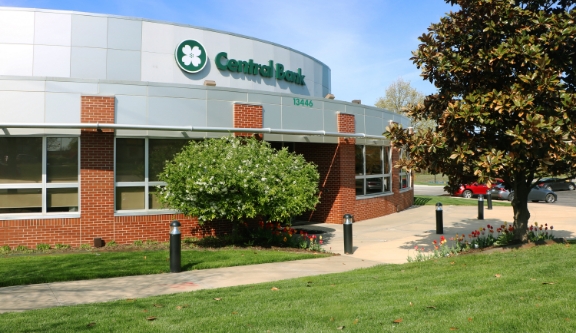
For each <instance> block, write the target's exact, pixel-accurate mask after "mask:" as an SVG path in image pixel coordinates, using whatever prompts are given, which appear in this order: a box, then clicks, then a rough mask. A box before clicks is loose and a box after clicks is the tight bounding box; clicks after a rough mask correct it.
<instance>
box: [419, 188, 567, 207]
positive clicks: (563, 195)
mask: <svg viewBox="0 0 576 333" xmlns="http://www.w3.org/2000/svg"><path fill="white" fill-rule="evenodd" d="M555 193H556V194H557V195H558V201H556V202H555V203H552V204H548V203H545V202H530V203H529V204H530V205H551V206H567V207H576V191H556V192H555ZM414 195H448V194H447V193H446V192H444V188H443V186H427V185H415V186H414ZM462 200H466V199H462ZM472 200H476V199H475V198H474V199H472Z"/></svg>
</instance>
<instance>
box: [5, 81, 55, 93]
mask: <svg viewBox="0 0 576 333" xmlns="http://www.w3.org/2000/svg"><path fill="white" fill-rule="evenodd" d="M44 87H45V84H44V81H33V80H0V91H2V90H14V91H44Z"/></svg>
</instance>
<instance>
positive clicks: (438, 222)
mask: <svg viewBox="0 0 576 333" xmlns="http://www.w3.org/2000/svg"><path fill="white" fill-rule="evenodd" d="M436 233H437V234H443V233H444V221H443V218H442V204H441V203H440V202H438V203H436Z"/></svg>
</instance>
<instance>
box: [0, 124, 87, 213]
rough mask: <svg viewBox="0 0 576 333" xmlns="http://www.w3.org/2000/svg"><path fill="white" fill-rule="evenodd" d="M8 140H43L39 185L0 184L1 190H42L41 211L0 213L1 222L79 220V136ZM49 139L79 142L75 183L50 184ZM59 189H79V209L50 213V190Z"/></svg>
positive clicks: (50, 136) (44, 136) (33, 136)
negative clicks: (53, 219) (55, 219)
mask: <svg viewBox="0 0 576 333" xmlns="http://www.w3.org/2000/svg"><path fill="white" fill-rule="evenodd" d="M5 137H6V138H42V143H41V145H42V147H41V149H42V158H41V163H42V170H41V173H42V175H41V180H40V182H38V183H0V189H2V190H11V189H40V190H41V210H40V212H24V213H0V220H22V219H30V218H35V219H37V218H40V219H46V218H78V217H80V214H81V212H82V207H81V200H80V190H81V187H80V169H81V162H80V161H81V156H80V154H81V144H82V142H81V138H80V136H79V135H57V134H53V135H29V136H28V135H26V136H23V135H22V136H5ZM48 138H75V139H77V140H78V146H77V149H78V151H77V156H78V160H77V170H76V174H77V178H76V181H75V182H67V183H65V182H48V175H47V172H48V165H47V163H48V147H47V141H48ZM59 188H72V189H77V200H78V209H77V210H76V211H69V212H48V190H50V189H59Z"/></svg>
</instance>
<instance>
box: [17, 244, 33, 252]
mask: <svg viewBox="0 0 576 333" xmlns="http://www.w3.org/2000/svg"><path fill="white" fill-rule="evenodd" d="M14 251H16V252H27V251H29V249H28V246H26V245H18V246H16V248H15V249H14Z"/></svg>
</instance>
